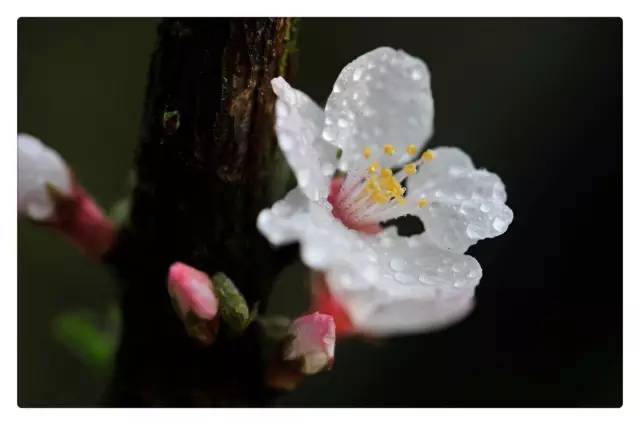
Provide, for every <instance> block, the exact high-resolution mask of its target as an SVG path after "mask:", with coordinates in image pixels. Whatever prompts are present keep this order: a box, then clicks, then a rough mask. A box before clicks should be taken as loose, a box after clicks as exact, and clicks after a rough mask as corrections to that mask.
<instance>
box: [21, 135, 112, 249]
mask: <svg viewBox="0 0 640 425" xmlns="http://www.w3.org/2000/svg"><path fill="white" fill-rule="evenodd" d="M18 212H19V213H20V214H22V215H24V216H26V217H28V218H30V219H31V220H33V221H35V222H37V223H40V224H43V225H46V226H49V227H51V228H53V229H55V230H57V231H59V232H60V233H62V234H63V235H64V236H65V237H66V238H67V239H69V240H70V241H71V242H72V243H73V244H74V245H76V246H77V247H79V248H80V249H81V250H83V251H84V252H85V253H86V254H87V255H89V256H91V257H93V258H99V257H100V256H101V255H102V254H104V253H105V252H106V251H107V250H108V249H109V247H110V246H111V245H112V243H113V240H114V237H115V232H114V228H113V224H112V223H111V221H109V220H108V219H107V218H106V217H105V216H104V214H103V213H102V210H101V209H100V207H99V206H98V205H97V204H96V202H95V201H94V200H93V198H92V197H91V196H90V195H89V194H88V193H87V192H86V191H85V190H84V188H83V187H82V186H80V185H79V184H78V182H77V181H76V180H75V179H74V177H73V173H72V172H71V170H70V169H69V168H68V166H67V165H66V164H65V162H64V160H63V159H62V157H61V156H60V155H59V154H58V153H57V152H56V151H54V150H53V149H51V148H49V147H48V146H46V145H45V144H43V143H42V142H41V141H40V140H39V139H36V138H35V137H33V136H30V135H28V134H18Z"/></svg>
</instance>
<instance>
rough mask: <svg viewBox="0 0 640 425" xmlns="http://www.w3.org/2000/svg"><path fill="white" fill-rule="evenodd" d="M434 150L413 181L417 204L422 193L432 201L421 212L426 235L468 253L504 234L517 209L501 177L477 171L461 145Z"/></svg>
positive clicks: (445, 246)
mask: <svg viewBox="0 0 640 425" xmlns="http://www.w3.org/2000/svg"><path fill="white" fill-rule="evenodd" d="M434 153H435V158H434V159H433V160H432V161H430V162H428V163H426V164H424V165H423V166H421V167H420V169H419V171H418V173H417V174H415V175H413V176H411V177H410V178H409V179H408V182H407V188H408V192H409V199H410V200H411V202H412V203H416V202H417V200H418V199H420V198H421V197H425V198H426V199H428V201H429V205H428V207H426V208H422V209H416V211H415V213H416V214H417V215H418V216H419V217H420V218H421V219H422V221H423V224H424V226H425V232H424V233H423V234H422V238H425V239H427V240H430V241H431V242H432V243H434V244H435V245H437V246H439V247H441V248H443V249H449V250H452V251H455V252H459V253H463V252H465V251H466V250H467V249H468V248H469V247H470V246H471V245H473V244H474V243H476V242H477V241H478V240H480V239H485V238H492V237H495V236H498V235H501V234H502V233H504V232H505V231H506V230H507V228H508V227H509V224H510V223H511V221H512V220H513V212H512V211H511V209H510V208H509V207H508V206H507V205H506V204H505V202H506V199H507V194H506V191H505V187H504V184H503V183H502V181H501V180H500V177H498V176H497V175H496V174H494V173H491V172H489V171H487V170H484V169H480V170H478V169H476V168H475V167H474V165H473V163H472V162H471V159H470V158H469V156H468V155H466V154H465V153H464V152H462V151H461V150H460V149H457V148H449V147H443V148H437V149H434Z"/></svg>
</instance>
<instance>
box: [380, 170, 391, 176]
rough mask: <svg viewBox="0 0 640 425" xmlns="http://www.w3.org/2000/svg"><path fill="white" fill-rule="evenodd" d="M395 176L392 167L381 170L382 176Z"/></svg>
mask: <svg viewBox="0 0 640 425" xmlns="http://www.w3.org/2000/svg"><path fill="white" fill-rule="evenodd" d="M391 176H393V171H391V168H383V169H382V171H380V177H385V178H388V177H391Z"/></svg>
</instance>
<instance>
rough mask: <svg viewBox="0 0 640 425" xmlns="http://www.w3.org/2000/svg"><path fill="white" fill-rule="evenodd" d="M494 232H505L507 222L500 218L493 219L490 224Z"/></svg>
mask: <svg viewBox="0 0 640 425" xmlns="http://www.w3.org/2000/svg"><path fill="white" fill-rule="evenodd" d="M491 225H492V226H493V228H494V229H495V230H496V232H501V233H502V232H504V231H505V230H507V226H508V225H507V222H506V221H504V220H503V219H501V218H500V217H496V218H494V219H493V223H491Z"/></svg>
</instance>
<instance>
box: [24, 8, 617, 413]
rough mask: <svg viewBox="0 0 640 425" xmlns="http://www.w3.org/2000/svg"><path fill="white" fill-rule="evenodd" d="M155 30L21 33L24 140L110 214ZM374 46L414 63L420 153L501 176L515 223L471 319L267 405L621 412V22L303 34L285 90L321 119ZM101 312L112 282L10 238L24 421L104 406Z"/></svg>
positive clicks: (282, 305) (367, 24) (322, 23)
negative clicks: (311, 102)
mask: <svg viewBox="0 0 640 425" xmlns="http://www.w3.org/2000/svg"><path fill="white" fill-rule="evenodd" d="M158 22H159V21H158V20H157V19H21V20H20V21H19V23H18V131H20V132H28V133H31V134H34V135H36V136H38V137H40V138H42V139H43V140H44V141H46V143H48V144H49V145H51V146H52V147H54V148H55V149H57V150H58V151H59V152H60V153H61V154H62V156H63V157H64V158H66V159H67V161H68V162H69V163H70V164H72V166H73V168H74V169H75V171H76V174H77V176H78V177H79V179H80V180H81V182H82V183H83V184H84V185H85V187H87V188H88V189H89V190H90V191H91V193H92V194H94V195H95V197H96V198H97V200H98V202H99V203H100V204H101V205H103V206H104V207H105V208H106V209H107V210H109V209H111V208H112V207H113V206H114V205H117V202H118V201H119V200H120V199H121V198H122V197H123V196H124V195H125V194H126V193H127V190H128V189H127V188H128V185H129V179H130V172H131V165H132V162H133V154H134V148H135V146H136V140H137V133H138V128H139V123H140V118H141V112H142V101H143V96H144V90H145V85H146V72H147V67H148V65H149V59H150V54H151V51H152V49H153V45H154V41H155V27H156V25H157V23H158ZM381 45H388V46H392V47H396V48H401V49H403V50H405V51H407V52H409V53H410V54H412V55H414V56H418V57H420V58H422V59H424V60H425V61H426V62H427V63H428V65H429V68H430V70H431V73H432V87H433V94H434V99H435V105H436V121H435V126H436V132H435V135H434V137H433V138H432V140H431V142H430V143H431V145H432V146H439V145H454V146H458V147H460V148H462V149H463V150H465V151H466V152H467V153H469V155H470V156H471V157H472V158H473V160H474V162H475V164H476V166H479V167H486V168H487V169H489V170H491V171H493V172H496V173H497V174H498V175H500V176H501V178H502V179H503V181H504V183H505V185H506V187H507V193H508V197H509V198H508V204H509V206H510V207H511V208H512V209H513V211H514V213H515V220H514V222H513V224H512V225H511V227H510V228H509V230H508V231H507V233H506V234H505V235H503V236H501V237H499V238H496V239H491V240H487V241H482V242H480V243H479V244H478V245H476V246H473V247H472V248H471V250H470V252H469V253H470V254H471V255H473V256H475V257H476V258H477V259H478V261H479V262H480V264H481V265H482V267H483V270H484V275H483V278H482V281H481V284H480V286H479V287H478V291H477V308H476V309H475V311H474V312H473V313H472V314H471V316H469V318H467V319H466V320H465V321H463V322H461V323H460V324H458V325H455V326H453V327H451V328H448V329H446V330H443V331H439V332H436V333H431V334H426V335H417V336H410V337H402V338H391V339H388V340H385V341H381V342H378V343H376V344H371V343H366V342H363V341H358V340H348V341H344V342H341V343H339V344H338V345H337V349H336V364H335V367H334V370H333V371H332V372H330V373H324V374H320V375H317V376H314V377H311V378H309V379H307V380H306V381H305V382H304V383H303V385H302V386H301V387H300V388H299V389H298V390H296V391H294V392H292V393H290V394H288V395H286V396H284V397H282V398H280V399H278V400H277V402H276V404H277V405H278V406H620V405H621V403H622V21H621V20H620V19H613V18H611V19H370V18H367V19H364V18H361V19H335V18H334V19H314V18H306V19H302V21H301V27H300V39H299V48H300V55H299V68H298V75H297V79H296V81H295V86H296V87H297V88H299V89H301V90H303V91H305V92H306V93H308V94H309V95H310V96H312V97H313V98H314V99H315V100H316V101H317V102H318V103H320V104H324V101H325V100H326V97H327V96H328V94H329V93H330V91H331V88H332V85H333V81H334V80H335V78H336V76H337V74H338V73H339V72H340V70H341V69H342V67H343V66H344V65H345V64H347V63H348V62H350V61H351V60H353V59H354V58H356V57H357V56H359V55H361V54H363V53H365V52H367V51H369V50H371V49H373V48H375V47H378V46H381ZM303 272H304V269H303V268H302V267H301V266H299V265H298V266H293V267H292V268H291V269H290V270H286V271H285V273H284V274H283V277H282V279H281V282H280V284H279V286H278V288H277V289H276V291H275V292H274V294H273V301H272V308H273V309H275V310H277V311H286V310H287V309H289V310H291V309H292V307H290V305H293V304H295V303H291V297H294V298H296V299H297V300H298V301H300V300H301V299H302V298H303V297H304V295H303V294H304V288H303V287H301V286H300V285H296V284H295V282H296V281H298V278H299V276H301V275H302V273H303ZM115 301H116V282H115V281H114V280H113V278H112V277H111V276H110V275H109V273H108V272H107V271H106V270H104V269H102V268H101V267H100V266H99V265H97V264H93V263H92V262H91V261H90V260H88V259H86V258H85V257H83V256H82V255H81V254H80V253H78V252H77V251H76V250H75V249H74V248H73V247H71V246H70V245H68V244H67V243H66V242H65V241H63V240H61V239H60V238H59V237H58V236H57V235H55V234H52V233H51V232H48V231H43V230H42V229H40V228H38V227H36V226H34V225H32V224H30V223H28V222H26V221H19V223H18V307H19V308H18V359H19V361H18V403H19V404H20V405H21V406H86V405H95V404H96V403H98V401H99V400H100V398H101V396H102V393H103V391H104V388H105V386H106V384H107V383H108V380H109V364H110V359H111V355H112V353H113V350H114V349H115V341H116V340H117V332H116V329H117V314H115V313H114V306H115ZM300 302H302V301H300ZM301 308H303V307H301ZM294 312H295V311H294ZM78 347H81V348H80V349H79V348H78Z"/></svg>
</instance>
